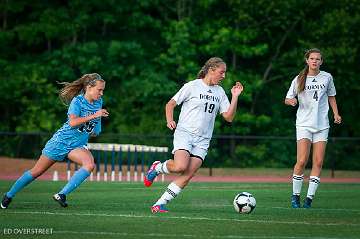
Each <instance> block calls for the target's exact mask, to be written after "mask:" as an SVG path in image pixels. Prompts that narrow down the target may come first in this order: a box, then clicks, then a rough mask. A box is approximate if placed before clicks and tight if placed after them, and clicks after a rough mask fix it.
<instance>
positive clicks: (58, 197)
mask: <svg viewBox="0 0 360 239" xmlns="http://www.w3.org/2000/svg"><path fill="white" fill-rule="evenodd" d="M53 199H54V200H55V201H57V202H58V203H59V204H60V206H62V207H67V206H68V204H67V203H66V196H65V194H60V193H57V194H54V196H53Z"/></svg>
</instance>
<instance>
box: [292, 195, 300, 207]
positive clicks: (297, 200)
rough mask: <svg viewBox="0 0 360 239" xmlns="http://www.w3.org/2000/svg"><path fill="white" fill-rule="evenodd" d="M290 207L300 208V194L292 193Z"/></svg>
mask: <svg viewBox="0 0 360 239" xmlns="http://www.w3.org/2000/svg"><path fill="white" fill-rule="evenodd" d="M291 207H292V208H300V195H292V196H291Z"/></svg>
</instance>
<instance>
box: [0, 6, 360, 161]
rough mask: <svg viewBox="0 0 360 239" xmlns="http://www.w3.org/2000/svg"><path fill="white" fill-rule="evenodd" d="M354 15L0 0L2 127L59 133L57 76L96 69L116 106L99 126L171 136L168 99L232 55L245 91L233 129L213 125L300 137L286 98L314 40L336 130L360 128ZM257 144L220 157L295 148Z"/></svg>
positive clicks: (319, 9)
mask: <svg viewBox="0 0 360 239" xmlns="http://www.w3.org/2000/svg"><path fill="white" fill-rule="evenodd" d="M359 13H360V4H359V2H358V1H356V0H343V1H330V0H322V1H315V2H314V1H296V0H290V1H281V0H278V1H267V0H258V1H249V0H244V1H220V0H201V1H189V0H176V1H175V0H174V1H173V0H156V1H154V0H151V1H150V0H133V1H125V0H120V1H114V0H103V1H96V0H90V1H80V0H74V1H60V0H57V1H31V2H29V1H24V0H21V1H8V0H2V1H0V89H1V92H2V93H1V95H0V108H1V114H0V131H7V132H28V131H41V132H53V131H55V130H56V129H57V128H58V127H59V126H61V124H62V123H63V122H64V120H65V119H66V107H65V106H63V105H61V103H60V101H59V100H58V97H57V91H58V90H59V87H60V86H59V85H58V84H57V83H56V82H58V81H73V80H75V79H77V78H78V77H80V76H81V75H82V74H84V73H90V72H98V73H100V74H101V75H102V76H103V78H104V79H105V80H106V82H107V84H106V91H105V96H104V98H105V107H106V108H107V109H108V110H109V112H110V117H109V119H107V120H105V122H104V126H105V127H104V133H123V134H129V133H138V134H161V135H169V134H170V132H169V131H168V130H167V128H166V126H165V117H164V106H165V104H166V102H167V101H168V100H169V99H170V98H171V97H172V96H173V95H174V94H175V93H176V91H177V90H178V89H180V87H181V86H182V85H183V84H184V83H185V82H187V81H189V80H193V79H194V78H195V77H196V75H197V72H198V71H199V70H200V68H201V66H202V65H203V64H204V62H205V61H206V60H207V59H208V58H209V57H211V56H219V57H222V58H223V59H224V60H225V61H226V62H227V64H228V73H227V79H226V80H225V81H224V82H223V87H224V88H225V90H226V92H227V93H228V95H229V97H231V93H230V88H231V86H232V85H233V83H234V82H235V81H238V80H239V81H241V82H242V83H243V84H244V86H245V91H244V93H243V94H242V95H241V96H240V101H239V107H238V108H239V109H238V113H237V115H236V117H235V119H234V122H233V124H232V126H231V127H230V126H229V124H227V123H226V122H224V121H223V120H222V119H218V120H217V122H216V125H215V131H214V132H215V134H225V135H235V136H238V135H267V136H287V137H293V136H294V134H295V127H294V121H295V110H294V109H292V108H291V107H287V106H285V105H284V104H283V100H284V97H285V94H286V91H287V89H288V87H289V86H290V82H291V80H292V79H293V78H294V77H295V76H296V75H297V74H298V72H299V71H300V70H301V69H302V68H303V66H304V62H303V59H302V58H303V53H304V50H305V49H308V48H312V47H318V48H320V49H321V50H322V51H323V53H324V58H325V62H324V64H323V70H325V71H328V72H330V73H332V74H333V76H334V79H335V85H336V88H337V92H338V94H337V101H338V105H339V109H340V114H341V115H342V116H343V119H344V120H343V121H344V124H343V125H342V126H333V125H331V126H332V128H331V131H330V135H331V136H346V137H355V136H359V132H360V123H359V122H360V121H359V120H358V118H359V112H360V104H356V103H355V102H357V101H359V99H358V98H359V97H358V95H359V90H360V88H359V86H358V85H359V84H358V83H357V80H358V79H359V78H360V75H359V70H358V69H359V68H358V64H359V62H360V57H359V44H358V42H360V39H359V38H360V32H359V31H360V30H359V29H360V27H359V22H360V14H359ZM176 113H178V110H177V112H176ZM329 116H330V119H331V120H330V121H331V122H332V113H331V112H330V114H329ZM219 118H220V117H219ZM212 147H213V148H219V149H214V151H219V152H218V153H216V154H217V155H219V154H224V152H222V151H224V149H222V146H221V145H218V144H216V143H215V144H213V146H212ZM252 147H253V148H252ZM252 147H249V148H248V147H245V148H244V146H242V145H236V146H234V147H233V149H232V151H231V152H233V153H232V156H229V157H228V156H226V157H225V158H224V159H223V163H224V164H225V165H228V166H234V165H235V164H234V163H233V162H232V158H235V157H238V155H242V156H241V157H248V158H249V160H250V158H252V159H254V160H251V162H250V161H249V162H248V163H244V164H243V163H241V164H240V165H238V164H237V163H236V165H238V166H256V165H258V164H263V165H268V164H269V162H273V163H271V164H272V165H273V166H275V165H282V162H283V161H284V160H285V158H290V157H293V152H292V151H291V152H290V151H289V150H288V146H286V147H287V149H286V150H285V149H282V147H285V146H283V145H274V144H267V143H263V142H261V143H260V144H256V145H253V146H252ZM291 147H294V145H292V146H291ZM291 147H290V148H291ZM278 150H280V151H286V152H284V154H285V155H282V156H281V157H280V156H279V155H276V153H273V152H276V151H278ZM345 150H346V149H342V148H340V149H339V151H341V152H344V151H345ZM0 154H4V153H3V152H1V153H0ZM227 154H228V153H227ZM350 154H351V153H350ZM282 157H283V158H282ZM261 158H268V160H270V161H269V162H266V163H265V162H264V160H263V159H261ZM226 162H228V163H226Z"/></svg>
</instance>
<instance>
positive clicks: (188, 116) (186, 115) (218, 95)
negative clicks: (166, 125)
mask: <svg viewBox="0 0 360 239" xmlns="http://www.w3.org/2000/svg"><path fill="white" fill-rule="evenodd" d="M172 99H173V100H175V101H176V104H178V105H180V104H181V103H182V104H183V105H182V107H181V112H180V116H179V121H178V124H177V127H176V129H177V130H182V131H186V132H189V133H191V134H194V135H196V136H200V137H204V138H209V139H210V138H211V136H212V133H213V130H214V122H215V118H216V114H217V113H218V112H219V113H220V114H222V113H224V112H226V111H227V110H228V108H229V106H230V102H229V99H228V98H227V96H226V94H225V91H224V89H223V88H222V87H221V86H219V85H213V86H210V85H207V84H205V83H204V82H203V80H202V79H196V80H193V81H190V82H188V83H186V84H184V86H183V87H182V88H181V89H180V90H179V91H178V92H177V93H176V94H175V96H174V97H173V98H172Z"/></svg>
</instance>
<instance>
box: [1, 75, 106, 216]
mask: <svg viewBox="0 0 360 239" xmlns="http://www.w3.org/2000/svg"><path fill="white" fill-rule="evenodd" d="M61 84H63V85H64V87H63V88H62V89H61V90H60V93H59V96H60V98H61V99H62V101H63V102H64V103H66V104H69V103H70V105H69V108H68V113H67V115H68V120H67V121H66V122H65V123H64V125H63V126H62V127H61V128H60V129H59V130H58V131H57V132H56V133H55V134H54V135H53V136H52V138H51V139H50V140H49V141H48V142H47V143H46V145H45V147H44V149H43V150H42V154H41V156H40V158H39V159H38V161H37V162H36V164H35V166H34V167H33V168H32V169H30V170H28V171H26V172H24V174H23V175H22V176H21V177H20V178H18V179H17V181H16V182H15V183H14V184H13V185H12V187H11V188H10V190H9V191H8V192H7V193H5V195H4V198H3V200H2V202H1V208H3V209H5V208H7V207H8V206H9V204H10V202H11V200H12V198H13V197H14V196H15V194H16V193H17V192H19V191H20V190H21V189H23V188H24V187H25V186H26V185H28V184H29V183H31V182H32V181H34V180H35V179H36V178H37V177H39V176H40V175H42V174H43V173H44V172H45V171H46V170H47V169H48V168H50V167H51V166H52V165H53V164H54V163H56V162H60V161H63V160H65V158H69V159H70V160H71V161H73V162H75V163H77V164H80V165H81V168H80V169H79V170H78V171H76V173H75V174H74V175H73V176H72V177H71V178H70V180H69V182H68V183H67V184H66V185H65V186H64V188H62V189H61V190H60V191H59V192H58V193H56V194H54V195H53V199H54V200H55V201H57V202H58V203H59V204H60V205H61V206H62V207H67V202H66V195H68V194H69V193H71V192H72V191H73V190H75V189H76V188H77V187H78V186H79V185H80V184H81V183H82V182H83V181H84V180H85V179H86V178H87V177H88V176H89V175H90V173H91V171H92V170H93V169H94V167H95V164H94V158H93V156H92V154H91V152H90V151H89V150H88V149H87V147H86V145H87V143H88V139H89V136H91V135H93V136H96V135H98V134H99V133H100V131H101V117H107V116H108V115H109V113H108V112H107V110H106V109H102V95H103V92H104V89H105V81H104V80H103V79H102V78H101V76H100V75H99V74H97V73H92V74H85V75H83V76H82V77H81V78H80V79H78V80H75V81H73V82H71V83H68V82H64V83H61Z"/></svg>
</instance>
